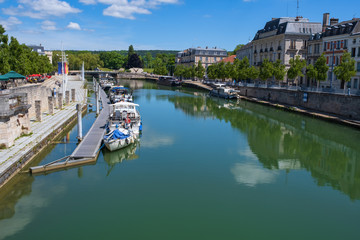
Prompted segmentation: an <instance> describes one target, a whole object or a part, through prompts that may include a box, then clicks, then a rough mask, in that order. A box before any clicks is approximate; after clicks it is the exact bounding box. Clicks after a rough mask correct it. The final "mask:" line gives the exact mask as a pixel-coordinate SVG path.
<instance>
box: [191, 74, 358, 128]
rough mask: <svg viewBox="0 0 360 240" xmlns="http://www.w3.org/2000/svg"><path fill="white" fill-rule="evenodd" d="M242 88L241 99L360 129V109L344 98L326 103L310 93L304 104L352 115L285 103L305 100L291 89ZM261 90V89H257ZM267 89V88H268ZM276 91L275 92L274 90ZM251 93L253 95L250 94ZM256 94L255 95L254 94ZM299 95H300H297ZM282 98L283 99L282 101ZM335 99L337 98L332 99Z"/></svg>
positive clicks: (205, 87) (195, 84)
mask: <svg viewBox="0 0 360 240" xmlns="http://www.w3.org/2000/svg"><path fill="white" fill-rule="evenodd" d="M184 83H185V86H186V87H189V88H194V89H201V90H204V91H209V89H211V87H210V86H208V85H205V84H202V83H200V82H197V81H192V80H188V81H184ZM239 90H240V95H239V99H241V100H245V101H249V102H254V103H259V104H263V105H267V106H270V107H275V108H280V109H283V110H285V111H291V112H295V113H299V114H303V115H307V116H311V117H315V118H319V119H322V120H326V121H329V122H333V123H338V124H342V125H346V126H350V127H353V128H357V129H360V120H358V119H356V118H355V119H354V117H356V116H357V115H358V114H359V113H360V111H359V112H358V111H357V110H356V109H355V110H353V108H356V106H355V107H353V108H351V107H349V106H348V104H343V103H341V100H342V99H339V102H338V103H337V104H333V105H331V104H332V102H330V103H329V100H327V101H325V100H324V99H323V100H324V101H325V103H323V102H320V101H321V99H320V97H318V96H317V98H314V97H312V96H310V95H309V94H308V95H307V96H308V99H306V103H303V104H308V105H309V103H308V102H309V101H310V100H311V101H312V105H310V106H312V107H314V108H319V109H320V108H321V107H322V106H325V107H326V108H327V109H328V108H329V109H331V107H332V108H334V109H331V110H332V111H336V109H341V111H343V112H344V114H348V115H349V116H350V117H346V116H343V115H339V114H335V113H329V112H325V111H319V110H315V109H311V108H307V107H304V106H301V105H298V104H285V103H283V102H285V101H289V102H296V101H297V102H299V101H300V102H301V101H303V100H304V98H303V94H300V93H297V94H294V91H291V92H289V93H288V95H289V96H285V95H284V96H281V94H276V95H274V94H271V93H269V92H259V91H260V90H263V89H253V88H252V89H251V91H250V90H249V88H246V89H244V88H239ZM257 90H259V91H257ZM266 90H267V89H266ZM272 93H274V92H272ZM249 95H251V96H249ZM253 95H254V96H253ZM255 95H259V97H255ZM295 95H298V96H295ZM318 95H319V94H318ZM323 95H326V98H331V94H323ZM275 96H276V99H275V100H279V101H272V100H273V98H274V97H275ZM265 97H267V98H270V99H271V100H264V99H265ZM284 97H285V98H291V99H290V100H289V99H288V100H284V99H283V98H284ZM334 97H337V98H346V100H348V101H349V99H352V100H355V97H352V98H350V97H348V96H343V95H336V96H334ZM280 100H282V101H280ZM356 100H358V98H357V97H356ZM316 101H317V102H318V104H316ZM332 101H335V100H332ZM344 105H346V106H347V107H346V108H345V107H344ZM352 105H353V106H354V105H356V103H353V104H352Z"/></svg>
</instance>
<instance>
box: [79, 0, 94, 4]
mask: <svg viewBox="0 0 360 240" xmlns="http://www.w3.org/2000/svg"><path fill="white" fill-rule="evenodd" d="M79 2H81V3H83V4H85V5H93V4H96V0H79Z"/></svg>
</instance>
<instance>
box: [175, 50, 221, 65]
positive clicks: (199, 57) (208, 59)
mask: <svg viewBox="0 0 360 240" xmlns="http://www.w3.org/2000/svg"><path fill="white" fill-rule="evenodd" d="M226 57H227V51H226V50H224V49H220V48H216V47H215V48H208V47H206V48H201V47H197V48H189V49H186V50H184V51H182V52H179V53H177V55H176V59H175V63H176V65H184V66H188V67H189V66H194V65H197V64H198V62H199V61H201V63H202V65H203V67H204V68H205V69H207V68H208V66H210V65H212V64H214V63H217V62H219V61H221V60H223V59H224V58H226Z"/></svg>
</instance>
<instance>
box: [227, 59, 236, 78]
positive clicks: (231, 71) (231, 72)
mask: <svg viewBox="0 0 360 240" xmlns="http://www.w3.org/2000/svg"><path fill="white" fill-rule="evenodd" d="M234 72H235V70H234V66H233V65H232V64H231V63H230V62H227V63H226V64H225V78H232V76H234Z"/></svg>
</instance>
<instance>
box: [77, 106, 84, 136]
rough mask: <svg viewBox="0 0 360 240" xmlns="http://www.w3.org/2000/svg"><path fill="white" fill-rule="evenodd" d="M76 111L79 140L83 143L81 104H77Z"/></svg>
mask: <svg viewBox="0 0 360 240" xmlns="http://www.w3.org/2000/svg"><path fill="white" fill-rule="evenodd" d="M76 110H77V119H78V136H77V139H78V140H79V141H81V140H82V139H83V137H82V119H81V118H82V115H81V114H82V112H81V104H79V103H78V104H76Z"/></svg>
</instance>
